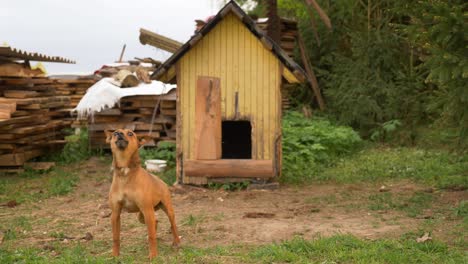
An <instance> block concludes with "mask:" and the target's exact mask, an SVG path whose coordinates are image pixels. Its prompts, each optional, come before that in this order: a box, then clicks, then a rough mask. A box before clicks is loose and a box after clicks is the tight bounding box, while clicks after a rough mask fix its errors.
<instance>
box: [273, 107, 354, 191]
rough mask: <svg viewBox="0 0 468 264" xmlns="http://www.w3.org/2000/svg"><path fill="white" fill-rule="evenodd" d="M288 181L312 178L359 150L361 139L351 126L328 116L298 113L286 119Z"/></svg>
mask: <svg viewBox="0 0 468 264" xmlns="http://www.w3.org/2000/svg"><path fill="white" fill-rule="evenodd" d="M282 127H283V135H284V137H283V172H282V174H283V176H282V178H281V181H283V182H284V183H293V184H299V183H303V182H307V181H310V180H312V179H313V178H314V176H315V175H317V174H318V173H319V172H320V171H321V168H322V167H323V166H327V165H330V164H332V163H333V162H334V160H335V159H337V158H338V157H339V156H342V155H343V154H347V153H350V152H352V151H353V150H355V149H356V148H357V147H358V146H359V144H360V143H361V138H360V137H359V135H358V134H357V133H356V132H354V131H353V130H352V129H351V128H350V127H344V126H336V125H333V124H332V123H330V122H329V121H327V120H325V119H318V118H315V119H306V118H304V117H303V116H302V115H301V114H300V113H298V112H289V113H287V114H286V115H285V116H284V118H283V124H282Z"/></svg>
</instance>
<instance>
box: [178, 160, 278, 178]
mask: <svg viewBox="0 0 468 264" xmlns="http://www.w3.org/2000/svg"><path fill="white" fill-rule="evenodd" d="M184 171H185V175H186V176H190V177H209V178H213V177H214V178H222V177H237V178H272V177H274V172H273V161H272V160H244V159H238V160H233V159H227V160H186V161H184Z"/></svg>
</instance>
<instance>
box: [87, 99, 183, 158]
mask: <svg viewBox="0 0 468 264" xmlns="http://www.w3.org/2000/svg"><path fill="white" fill-rule="evenodd" d="M155 108H156V115H155V119H154V120H152V116H153V111H154V109H155ZM90 119H91V120H90V121H89V124H88V133H89V140H90V145H91V146H92V147H93V148H101V149H106V148H109V144H107V143H106V137H105V134H104V131H105V130H115V129H120V128H127V129H131V130H133V131H135V133H136V134H137V136H138V137H141V136H150V137H151V138H152V139H153V141H154V144H157V143H158V142H161V141H170V142H175V138H176V130H175V129H176V122H175V120H176V91H175V90H172V91H170V92H169V93H167V94H164V95H159V96H156V95H146V96H141V95H139V96H128V97H124V98H122V99H121V100H120V105H119V106H116V107H114V108H111V109H107V110H104V111H101V112H99V113H95V114H94V116H93V117H92V118H91V117H90ZM150 132H151V133H150ZM150 145H152V144H151V143H150Z"/></svg>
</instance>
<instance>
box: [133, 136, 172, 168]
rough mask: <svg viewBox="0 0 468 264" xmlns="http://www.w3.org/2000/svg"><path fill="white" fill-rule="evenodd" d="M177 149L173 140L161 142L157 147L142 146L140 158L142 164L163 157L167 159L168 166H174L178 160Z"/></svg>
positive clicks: (162, 158)
mask: <svg viewBox="0 0 468 264" xmlns="http://www.w3.org/2000/svg"><path fill="white" fill-rule="evenodd" d="M175 150H176V145H175V144H174V143H171V142H161V143H159V145H158V147H157V148H141V149H140V158H141V162H142V166H143V165H144V162H145V161H146V160H149V159H161V160H165V161H167V166H168V167H174V166H175V161H176V160H175V159H176V154H175Z"/></svg>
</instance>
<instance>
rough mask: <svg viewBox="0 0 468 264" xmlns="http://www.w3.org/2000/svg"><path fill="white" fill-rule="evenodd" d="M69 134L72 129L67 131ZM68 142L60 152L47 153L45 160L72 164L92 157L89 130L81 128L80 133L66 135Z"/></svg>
mask: <svg viewBox="0 0 468 264" xmlns="http://www.w3.org/2000/svg"><path fill="white" fill-rule="evenodd" d="M65 132H68V134H70V133H71V131H65ZM65 140H66V141H67V143H66V144H65V146H64V147H63V149H62V150H61V151H60V152H56V153H52V154H50V155H46V156H45V157H44V158H42V159H43V160H52V161H55V162H58V163H61V164H70V163H74V162H78V161H83V160H86V159H88V158H90V157H91V156H92V155H93V152H92V151H91V149H90V148H89V141H88V130H87V129H81V130H80V132H79V133H78V134H72V135H69V136H66V137H65Z"/></svg>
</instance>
